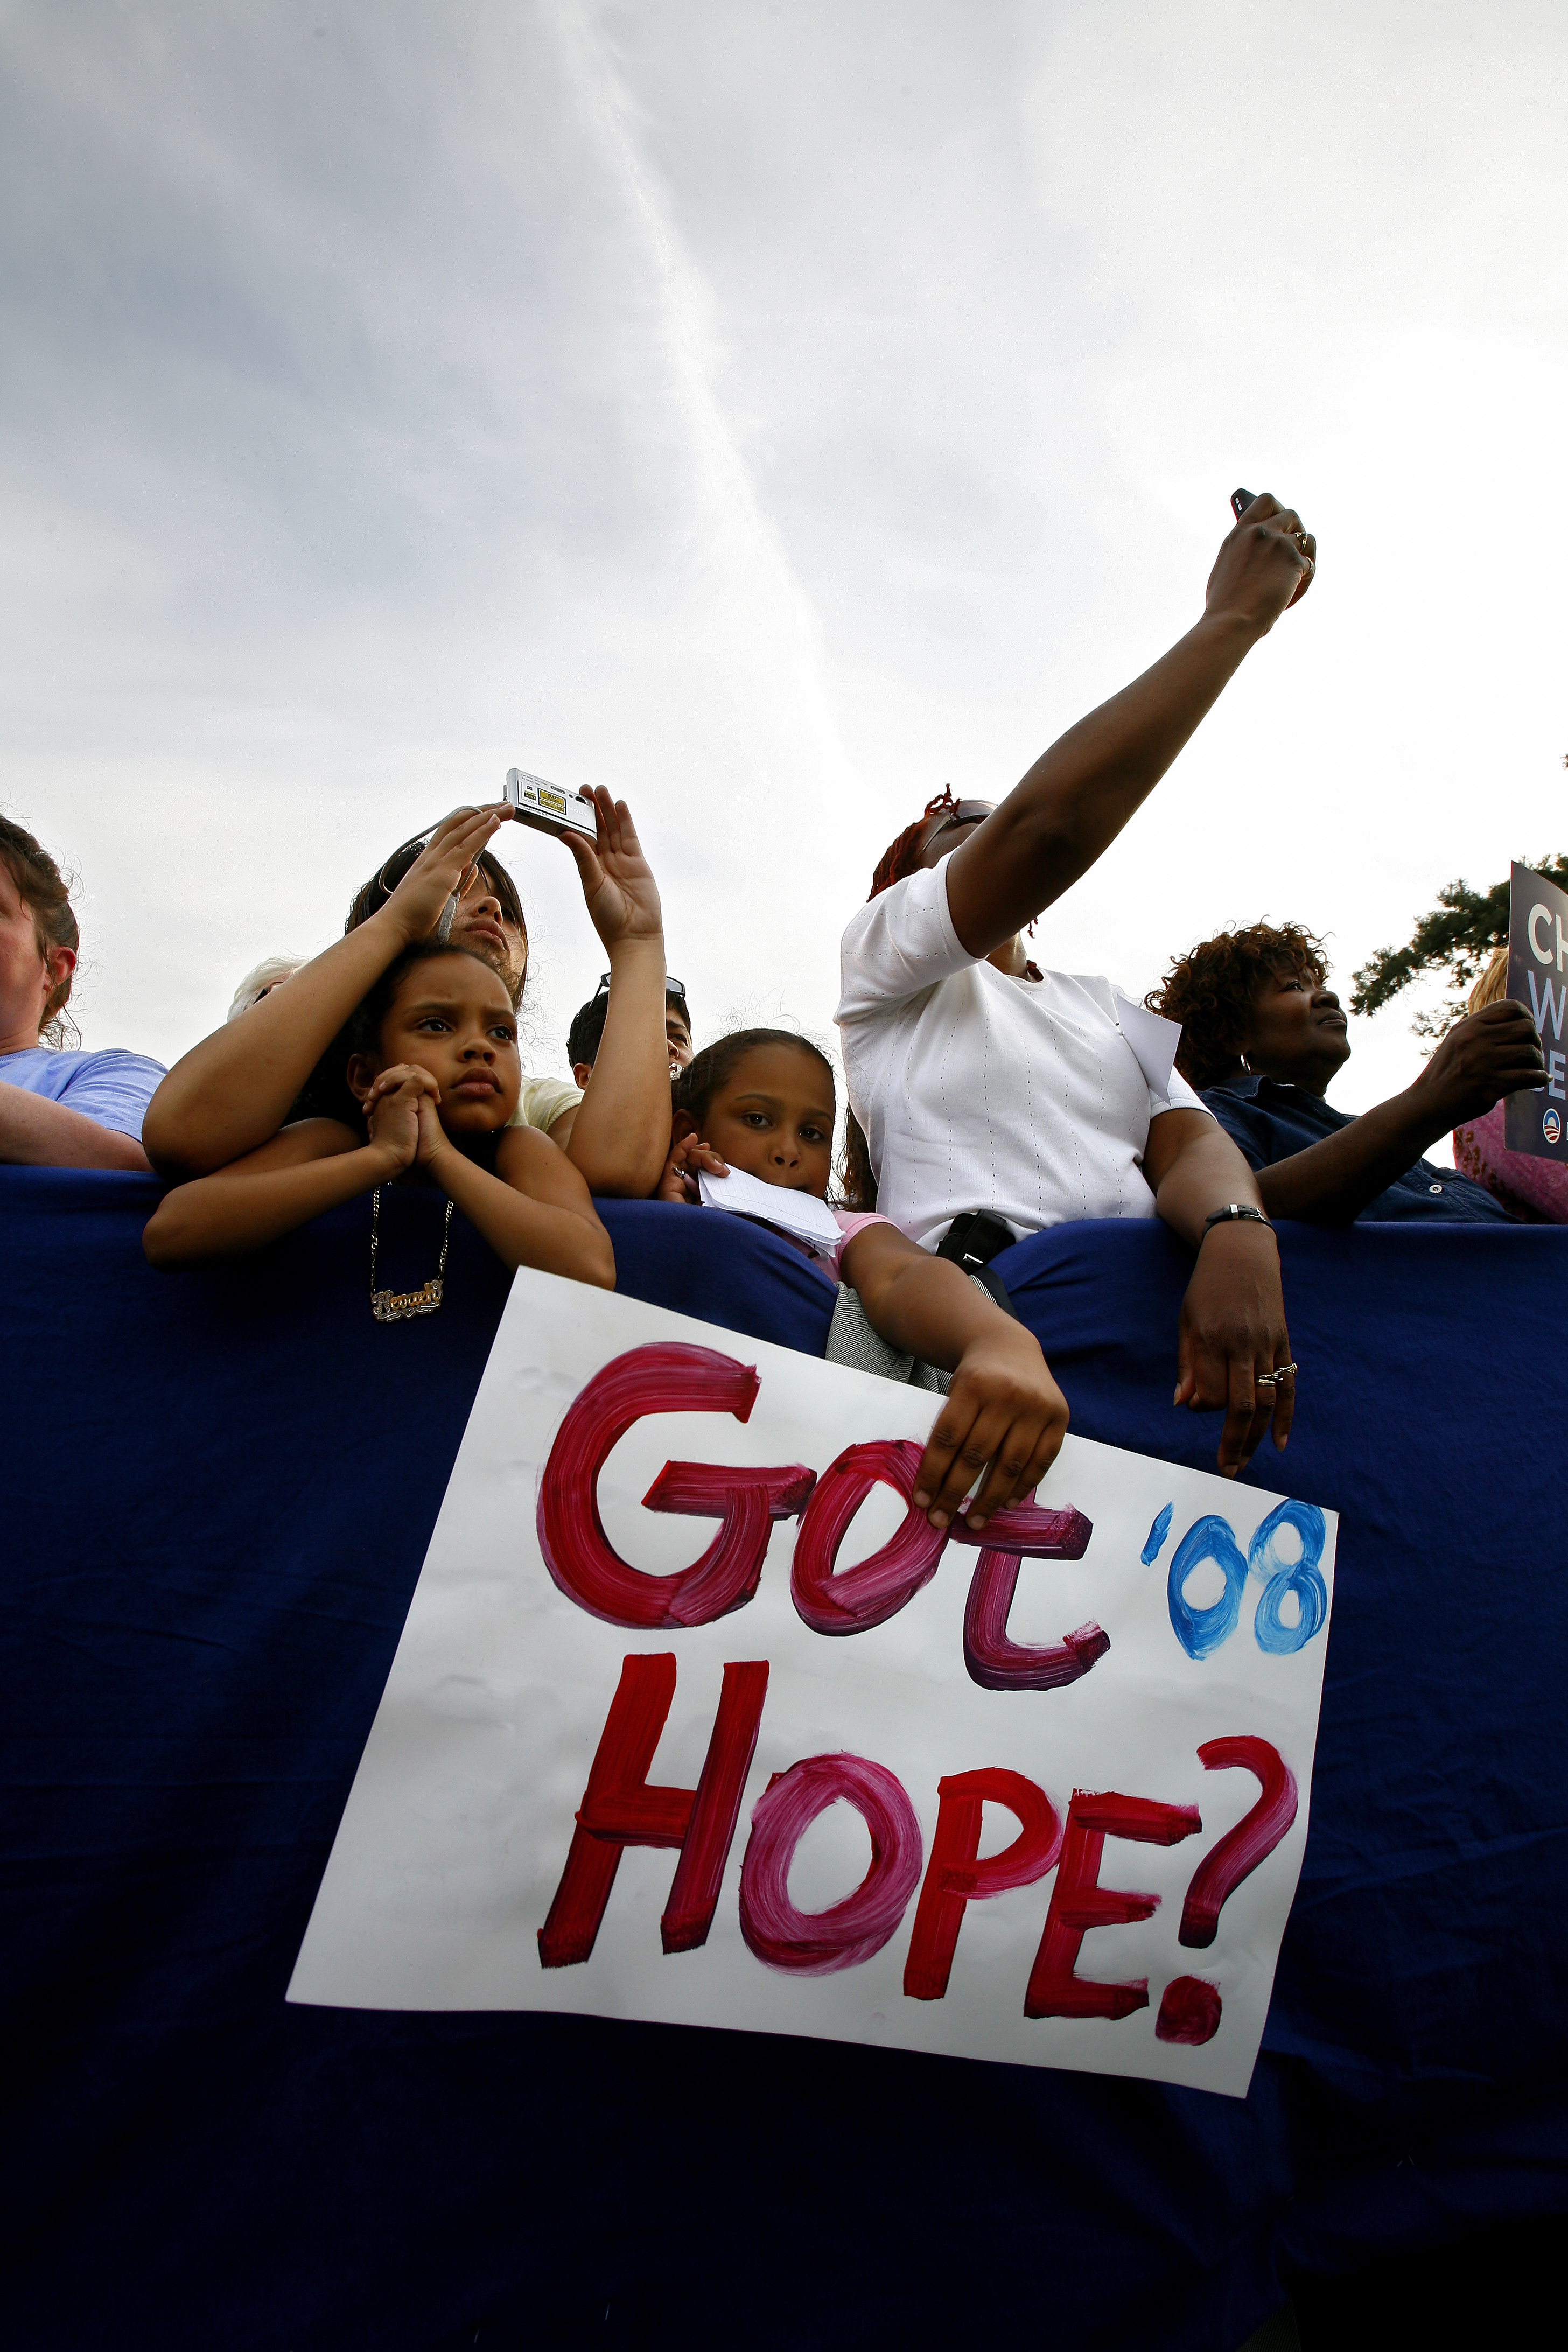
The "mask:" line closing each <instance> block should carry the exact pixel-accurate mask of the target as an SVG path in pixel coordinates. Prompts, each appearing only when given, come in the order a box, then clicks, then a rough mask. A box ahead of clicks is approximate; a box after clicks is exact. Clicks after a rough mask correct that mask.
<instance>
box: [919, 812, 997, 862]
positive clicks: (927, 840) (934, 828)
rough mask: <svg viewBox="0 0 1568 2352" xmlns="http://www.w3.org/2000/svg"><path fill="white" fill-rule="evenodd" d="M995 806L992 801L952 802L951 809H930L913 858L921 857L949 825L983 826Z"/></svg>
mask: <svg viewBox="0 0 1568 2352" xmlns="http://www.w3.org/2000/svg"><path fill="white" fill-rule="evenodd" d="M995 806H996V803H995V802H994V801H954V802H953V803H952V806H951V807H943V808H937V809H932V811H931V814H930V816H928V817H927V819H926V821H925V823H924V824H923V825H922V826H921V835H920V839H919V840H918V841H917V842H916V844H915V856H917V857H923V856H925V854H926V851H927V850H928V849H929V848H930V847H931V843H932V842H933V841H935V840H936V838H937V836H938V835H940V834H943V833H945V832H946V831H947V830H948V828H949V826H950V825H956V824H984V822H985V819H986V818H987V817H988V816H990V815H991V814H993V813H994V809H995Z"/></svg>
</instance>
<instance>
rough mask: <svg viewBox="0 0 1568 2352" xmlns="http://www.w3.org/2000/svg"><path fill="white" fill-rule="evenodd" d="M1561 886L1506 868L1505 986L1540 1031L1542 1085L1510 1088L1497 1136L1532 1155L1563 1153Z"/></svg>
mask: <svg viewBox="0 0 1568 2352" xmlns="http://www.w3.org/2000/svg"><path fill="white" fill-rule="evenodd" d="M1565 927H1568V891H1563V890H1560V889H1559V888H1558V887H1557V885H1556V883H1555V882H1549V881H1548V880H1547V879H1546V877H1545V876H1544V874H1532V873H1531V870H1530V868H1529V866H1519V865H1515V866H1511V867H1510V887H1509V901H1508V992H1509V994H1510V996H1511V997H1512V998H1514V1000H1515V1001H1516V1002H1517V1003H1520V1004H1528V1005H1529V1007H1530V1011H1531V1018H1532V1019H1533V1021H1534V1023H1535V1025H1536V1028H1537V1029H1538V1030H1539V1031H1540V1033H1541V1050H1542V1054H1543V1055H1544V1056H1545V1058H1546V1084H1545V1085H1544V1086H1543V1087H1536V1088H1534V1089H1533V1090H1532V1091H1531V1092H1529V1093H1526V1094H1518V1095H1510V1096H1509V1097H1508V1099H1507V1103H1506V1105H1505V1107H1504V1110H1503V1129H1502V1131H1503V1141H1504V1142H1505V1143H1506V1144H1507V1146H1508V1148H1509V1150H1510V1151H1526V1152H1528V1153H1529V1154H1530V1155H1531V1158H1532V1159H1535V1160H1568V1084H1565V1083H1564V1080H1565V1076H1568V1039H1565V1038H1564V1037H1563V1013H1564V1011H1565V1010H1568V932H1565Z"/></svg>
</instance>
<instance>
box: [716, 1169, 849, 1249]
mask: <svg viewBox="0 0 1568 2352" xmlns="http://www.w3.org/2000/svg"><path fill="white" fill-rule="evenodd" d="M697 1189H698V1191H699V1192H700V1194H701V1196H702V1202H703V1205H704V1206H705V1207H706V1208H710V1209H730V1210H732V1211H733V1212H734V1213H735V1214H736V1215H737V1216H741V1217H756V1218H759V1219H760V1220H761V1221H762V1223H763V1224H767V1225H776V1226H777V1227H778V1229H779V1231H780V1232H781V1233H784V1234H789V1235H790V1236H791V1238H792V1239H793V1240H795V1241H797V1242H804V1243H805V1245H806V1247H807V1249H809V1250H811V1251H813V1252H814V1253H815V1254H816V1255H817V1256H818V1257H825V1256H828V1255H831V1254H832V1252H833V1251H834V1250H836V1249H837V1247H838V1244H839V1242H840V1240H841V1239H842V1235H841V1234H840V1233H839V1230H838V1221H837V1218H836V1217H835V1216H834V1213H833V1212H832V1210H831V1209H830V1208H829V1207H828V1205H827V1203H826V1201H819V1200H818V1199H817V1197H816V1193H815V1192H792V1191H791V1190H790V1188H789V1187H788V1185H786V1184H764V1183H763V1181H762V1179H761V1178H760V1177H758V1176H748V1175H747V1174H746V1173H745V1172H744V1171H743V1170H742V1169H740V1168H731V1171H730V1173H729V1174H728V1176H710V1174H709V1173H708V1171H707V1170H706V1168H700V1169H699V1170H698V1171H697Z"/></svg>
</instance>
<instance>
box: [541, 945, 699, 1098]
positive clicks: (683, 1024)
mask: <svg viewBox="0 0 1568 2352" xmlns="http://www.w3.org/2000/svg"><path fill="white" fill-rule="evenodd" d="M609 1009H610V975H609V973H608V972H605V976H604V978H603V979H602V980H601V981H600V982H599V985H598V988H597V990H596V991H595V994H594V995H592V996H591V997H590V998H589V999H588V1002H587V1003H586V1004H581V1005H579V1006H578V1008H577V1013H576V1017H575V1019H574V1021H573V1024H572V1026H571V1028H570V1029H569V1030H568V1031H567V1033H566V1058H567V1060H568V1061H569V1062H570V1063H571V1065H572V1076H573V1077H574V1079H575V1080H576V1082H577V1084H578V1085H579V1086H580V1087H585V1086H586V1085H587V1083H588V1078H589V1076H590V1074H591V1072H592V1070H593V1067H594V1064H595V1060H596V1059H597V1057H598V1052H599V1041H600V1039H601V1038H602V1037H603V1036H604V1034H605V1013H607V1012H608V1011H609ZM664 1037H665V1043H666V1045H668V1048H669V1075H670V1077H671V1079H672V1080H673V1079H676V1078H678V1077H679V1076H680V1073H681V1072H682V1070H684V1069H686V1068H688V1067H689V1065H690V1061H691V1015H690V1013H689V1011H688V1010H687V1004H686V986H685V982H682V981H679V980H672V979H670V977H669V976H668V973H667V974H666V976H665V983H664Z"/></svg>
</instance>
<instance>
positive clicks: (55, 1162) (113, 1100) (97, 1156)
mask: <svg viewBox="0 0 1568 2352" xmlns="http://www.w3.org/2000/svg"><path fill="white" fill-rule="evenodd" d="M79 938H80V935H79V932H78V929H77V920H76V917H75V915H74V914H73V913H72V912H71V903H70V893H69V891H68V888H67V887H66V884H65V880H64V878H63V877H62V876H61V873H60V869H59V867H58V866H57V865H56V864H55V861H54V859H53V858H52V857H51V856H49V854H48V852H47V849H43V848H41V847H40V846H39V845H38V843H37V841H36V840H35V839H34V838H33V835H31V834H30V833H28V832H27V831H26V829H25V827H23V826H22V825H19V824H14V823H13V822H12V820H11V819H10V818H9V817H0V1163H5V1162H9V1163H11V1164H13V1165H16V1164H20V1165H22V1166H26V1167H34V1168H125V1169H130V1170H132V1171H135V1172H137V1173H139V1174H142V1175H145V1174H146V1172H147V1165H148V1163H147V1155H146V1153H145V1152H144V1151H143V1150H142V1113H143V1112H144V1111H145V1110H146V1108H147V1105H148V1104H149V1102H150V1101H151V1100H152V1098H153V1092H154V1090H155V1089H156V1087H157V1086H158V1083H159V1081H160V1079H161V1078H162V1077H163V1064H162V1063H161V1062H153V1061H149V1060H148V1058H147V1056H146V1055H143V1054H126V1053H121V1052H120V1051H119V1050H118V1049H116V1048H110V1050H109V1051H108V1052H105V1053H99V1054H84V1053H83V1052H82V1051H81V1049H80V1047H79V1046H75V1047H73V1046H72V1045H70V1044H69V1043H68V1038H69V1037H71V1036H74V1034H75V1032H74V1027H73V1026H72V1025H71V1024H69V1022H68V1016H67V1014H66V1010H65V1008H66V1003H67V1001H68V998H69V996H70V992H71V982H72V980H73V979H74V977H75V974H76V961H77V949H78V946H79Z"/></svg>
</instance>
